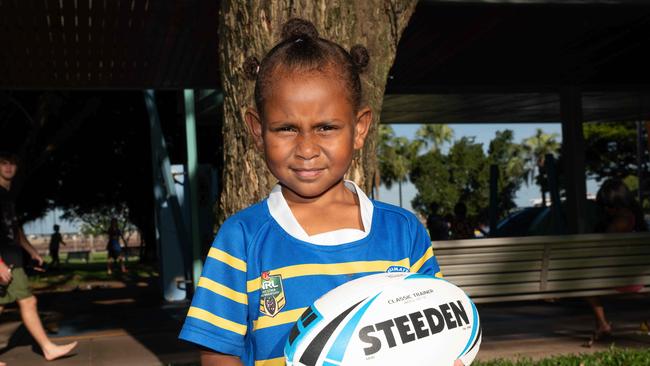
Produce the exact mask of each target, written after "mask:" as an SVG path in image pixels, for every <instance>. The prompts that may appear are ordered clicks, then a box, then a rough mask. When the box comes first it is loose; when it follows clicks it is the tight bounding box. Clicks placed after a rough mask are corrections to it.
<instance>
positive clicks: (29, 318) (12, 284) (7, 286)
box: [0, 153, 77, 365]
mask: <svg viewBox="0 0 650 366" xmlns="http://www.w3.org/2000/svg"><path fill="white" fill-rule="evenodd" d="M16 169H17V158H16V157H15V156H14V155H12V154H7V153H0V313H2V310H3V307H4V305H6V304H10V303H12V302H17V303H18V308H19V310H20V316H21V317H22V319H23V323H24V324H25V328H27V330H28V331H29V333H30V334H31V335H32V337H34V339H35V340H36V343H38V345H39V346H40V347H41V350H42V351H43V356H44V357H45V359H46V360H48V361H51V360H54V359H57V358H60V357H62V356H65V355H67V354H69V353H70V351H72V349H73V348H74V347H75V346H76V345H77V342H72V343H68V344H65V345H57V344H54V343H52V341H51V340H50V339H49V338H48V337H47V335H46V334H45V330H44V329H43V324H42V323H41V319H40V318H39V316H38V308H37V306H36V297H34V295H32V293H31V291H30V290H29V282H28V281H29V280H28V278H27V275H25V271H24V270H23V268H22V264H23V258H22V249H24V250H25V251H27V253H29V255H30V256H31V258H32V259H33V260H34V261H35V262H37V263H38V265H39V266H41V265H43V258H41V256H40V255H39V254H38V252H37V251H36V249H34V247H33V246H32V245H31V244H30V243H29V241H28V240H27V238H26V237H25V234H24V233H23V231H22V228H21V227H20V225H19V224H18V219H17V217H16V211H15V204H14V197H13V195H12V193H11V190H10V189H11V181H12V179H13V178H14V176H15V175H16ZM0 365H2V363H1V362H0Z"/></svg>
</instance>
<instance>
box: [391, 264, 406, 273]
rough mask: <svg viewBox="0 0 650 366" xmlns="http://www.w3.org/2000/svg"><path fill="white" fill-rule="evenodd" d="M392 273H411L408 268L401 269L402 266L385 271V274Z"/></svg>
mask: <svg viewBox="0 0 650 366" xmlns="http://www.w3.org/2000/svg"><path fill="white" fill-rule="evenodd" d="M392 272H411V271H410V270H409V269H408V268H406V267H402V266H390V267H388V269H387V270H386V273H392Z"/></svg>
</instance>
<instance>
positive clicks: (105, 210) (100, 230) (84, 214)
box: [63, 204, 136, 235]
mask: <svg viewBox="0 0 650 366" xmlns="http://www.w3.org/2000/svg"><path fill="white" fill-rule="evenodd" d="M63 217H64V218H65V219H75V220H79V221H81V228H80V231H81V234H83V235H104V234H106V233H107V232H108V228H109V226H110V224H111V219H112V218H116V219H117V225H118V227H119V229H120V231H122V232H123V233H126V232H131V231H134V230H135V229H136V227H135V226H134V225H133V224H132V223H131V222H130V221H129V208H128V207H127V206H126V204H120V205H104V206H101V207H94V208H92V209H90V210H87V209H84V208H81V207H76V206H75V207H71V208H68V212H66V214H65V215H63Z"/></svg>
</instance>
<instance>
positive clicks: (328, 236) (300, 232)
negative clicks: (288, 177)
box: [267, 180, 373, 245]
mask: <svg viewBox="0 0 650 366" xmlns="http://www.w3.org/2000/svg"><path fill="white" fill-rule="evenodd" d="M344 185H345V188H347V189H349V190H350V191H351V192H352V193H356V195H357V197H358V198H359V206H360V210H361V222H362V223H363V230H358V229H339V230H334V231H329V232H326V233H320V234H316V235H311V236H310V235H308V234H307V232H305V230H304V229H303V228H302V226H300V224H299V223H298V220H296V217H295V216H293V213H292V212H291V209H290V208H289V204H288V203H287V201H286V200H285V199H284V196H283V195H282V186H280V185H279V184H276V185H275V187H273V190H272V191H271V194H269V198H268V200H267V203H268V206H269V211H270V213H271V216H272V217H273V218H274V219H275V221H276V222H277V223H278V224H279V225H280V226H281V227H282V228H283V229H284V231H286V232H287V233H289V235H291V236H293V237H294V238H296V239H299V240H302V241H306V242H308V243H312V244H318V245H338V244H345V243H350V242H353V241H357V240H361V239H363V238H365V237H366V236H368V234H369V233H370V228H371V227H372V212H373V205H372V202H371V201H370V199H368V197H367V196H366V195H365V193H363V191H362V190H361V188H359V186H357V185H356V184H355V183H354V182H352V181H349V180H346V181H344Z"/></svg>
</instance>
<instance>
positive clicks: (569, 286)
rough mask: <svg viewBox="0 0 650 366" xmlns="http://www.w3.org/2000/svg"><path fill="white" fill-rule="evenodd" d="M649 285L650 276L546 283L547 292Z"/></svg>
mask: <svg viewBox="0 0 650 366" xmlns="http://www.w3.org/2000/svg"><path fill="white" fill-rule="evenodd" d="M637 284H641V285H650V275H648V276H635V277H632V276H628V277H612V278H595V279H580V280H562V281H548V284H547V290H548V291H567V290H588V289H598V288H610V287H620V286H629V285H637Z"/></svg>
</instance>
